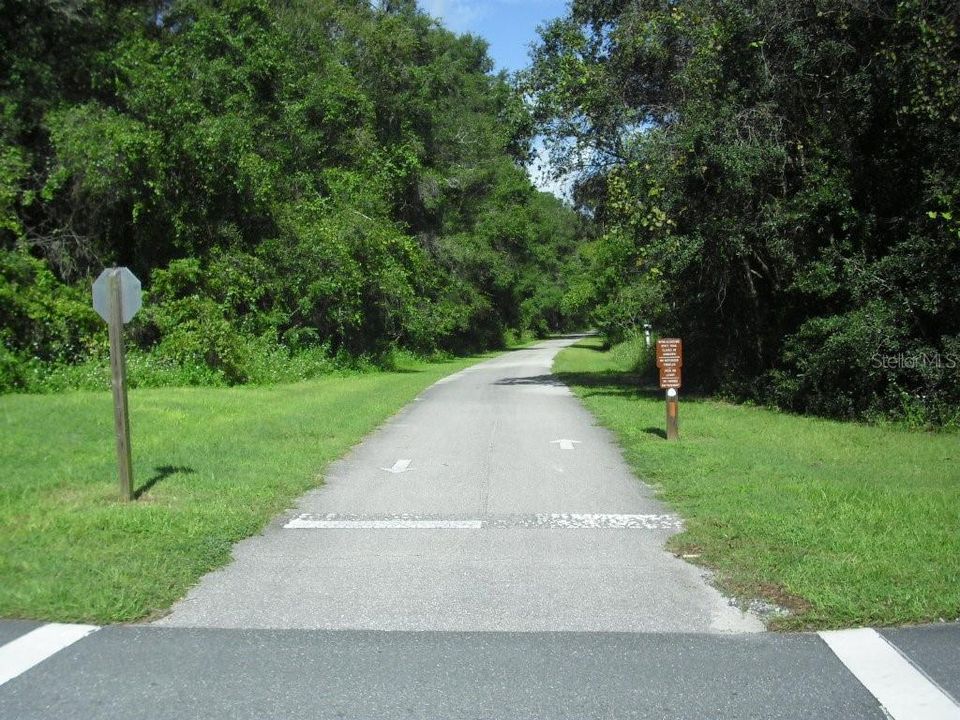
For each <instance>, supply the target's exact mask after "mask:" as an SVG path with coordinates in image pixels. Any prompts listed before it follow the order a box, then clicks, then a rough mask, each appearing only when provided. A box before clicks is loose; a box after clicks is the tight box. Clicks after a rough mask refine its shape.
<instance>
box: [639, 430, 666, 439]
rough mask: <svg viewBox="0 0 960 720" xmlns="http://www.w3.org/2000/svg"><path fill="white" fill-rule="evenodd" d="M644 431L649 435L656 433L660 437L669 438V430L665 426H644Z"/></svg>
mask: <svg viewBox="0 0 960 720" xmlns="http://www.w3.org/2000/svg"><path fill="white" fill-rule="evenodd" d="M643 431H644V432H645V433H647V434H649V435H656V436H657V437H658V438H663V439H664V440H666V439H667V431H666V430H664V429H663V428H658V427H648V428H644V429H643Z"/></svg>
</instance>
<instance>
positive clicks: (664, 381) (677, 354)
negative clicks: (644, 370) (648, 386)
mask: <svg viewBox="0 0 960 720" xmlns="http://www.w3.org/2000/svg"><path fill="white" fill-rule="evenodd" d="M657 367H658V368H660V387H661V388H663V389H667V388H679V387H680V381H681V378H680V374H681V373H680V368H682V367H683V342H682V341H681V340H680V339H679V338H660V339H659V340H657Z"/></svg>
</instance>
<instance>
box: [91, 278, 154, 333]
mask: <svg viewBox="0 0 960 720" xmlns="http://www.w3.org/2000/svg"><path fill="white" fill-rule="evenodd" d="M115 273H116V274H117V279H118V280H119V282H120V318H121V321H122V322H124V323H128V322H130V320H132V319H133V316H134V315H136V314H137V311H138V310H139V309H140V307H141V306H142V305H143V298H142V293H141V289H140V281H139V280H138V279H137V276H136V275H134V274H133V273H132V272H130V271H129V270H128V269H127V268H125V267H119V268H107V269H106V270H104V271H103V272H102V273H100V277H98V278H97V279H96V280H95V281H94V282H93V309H94V310H96V311H97V314H98V315H99V316H100V317H102V318H103V319H104V320H106V321H107V322H110V302H111V300H112V297H113V296H112V294H111V292H110V277H111V276H112V275H113V274H115Z"/></svg>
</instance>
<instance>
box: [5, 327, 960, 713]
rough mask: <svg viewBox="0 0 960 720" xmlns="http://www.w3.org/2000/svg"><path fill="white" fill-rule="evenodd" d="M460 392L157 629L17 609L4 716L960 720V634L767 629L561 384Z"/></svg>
mask: <svg viewBox="0 0 960 720" xmlns="http://www.w3.org/2000/svg"><path fill="white" fill-rule="evenodd" d="M569 342H572V340H569V339H568V340H552V341H548V342H545V343H541V344H540V345H538V346H536V347H534V348H531V349H525V350H518V351H514V352H510V353H506V354H504V355H503V356H501V357H498V358H496V359H494V360H490V361H487V362H484V363H481V364H479V365H476V366H474V367H472V368H469V369H467V370H464V371H462V372H460V373H458V374H456V375H454V376H452V377H450V378H447V379H445V380H442V381H441V382H440V383H438V384H436V385H434V386H433V387H431V388H430V389H428V390H427V391H425V392H424V393H423V394H422V395H421V396H420V397H419V398H418V399H417V401H415V402H414V403H412V404H411V405H410V406H409V407H408V408H407V409H405V410H404V411H403V412H401V413H400V414H398V415H397V416H396V417H394V418H393V419H392V420H391V421H390V422H388V423H387V424H386V425H385V426H384V427H382V428H381V429H380V430H378V431H377V432H375V433H374V434H372V435H371V436H370V437H368V438H367V439H366V440H364V441H363V442H362V443H361V444H360V445H358V446H357V447H356V448H354V450H353V451H352V452H351V453H350V454H349V455H348V456H347V457H346V458H344V459H343V460H342V461H340V462H338V463H336V464H334V465H333V466H332V467H331V468H330V469H329V471H328V473H327V477H326V484H325V485H324V486H323V487H321V488H320V489H318V490H316V491H314V492H311V493H308V494H307V495H306V496H304V497H303V498H301V499H300V500H299V502H298V505H297V507H295V508H292V509H291V510H290V511H289V512H287V513H284V514H283V515H282V516H281V517H279V518H277V519H276V521H275V522H273V523H272V524H271V525H270V526H269V527H268V528H267V529H266V530H265V532H264V533H263V534H261V535H259V536H257V537H254V538H251V539H249V540H246V541H244V542H242V543H240V544H239V545H238V546H237V547H236V548H235V553H234V561H233V563H232V564H230V565H229V566H228V567H226V568H224V569H223V570H220V571H217V572H214V573H211V574H209V575H208V576H206V577H205V578H204V579H203V580H202V581H201V582H200V583H199V584H198V585H197V586H196V587H195V588H194V589H193V590H192V591H191V592H190V593H189V594H188V595H187V597H186V598H184V599H183V600H182V601H181V602H180V603H178V604H177V605H175V606H174V608H173V610H172V612H171V613H170V614H169V615H168V616H166V617H165V618H162V619H161V620H159V621H158V622H156V623H154V624H153V625H150V626H113V627H106V628H96V627H92V626H77V625H56V624H49V625H43V624H40V623H31V622H23V621H6V622H4V621H0V718H2V719H3V720H7V719H8V718H10V719H14V718H16V719H18V720H19V719H23V720H32V719H34V718H37V719H39V718H54V719H55V718H70V719H71V720H73V719H74V718H125V719H126V718H130V719H134V718H158V719H159V718H205V719H207V718H210V719H214V718H237V719H243V718H258V719H259V718H301V717H309V718H390V719H392V718H436V719H438V720H440V719H444V720H448V719H451V718H651V719H653V718H664V719H670V718H676V719H678V720H679V719H688V718H689V719H690V720H694V719H698V720H699V719H701V718H710V719H725V718H730V719H731V720H732V719H734V718H737V719H741V718H777V719H779V718H796V719H798V720H799V719H801V718H804V719H805V718H839V719H843V720H859V719H860V718H877V719H881V718H893V719H894V720H960V705H958V703H957V701H956V698H958V697H960V625H957V624H942V625H937V626H930V627H924V628H910V629H900V630H889V631H882V632H877V631H874V630H871V629H857V630H849V631H839V632H825V633H820V634H792V635H784V634H773V633H765V632H762V630H763V624H762V622H761V621H760V619H759V618H758V617H756V616H754V615H752V614H751V613H749V612H743V611H742V610H741V609H739V608H738V607H736V606H735V605H734V604H733V603H731V602H730V601H729V600H728V599H726V598H724V597H723V596H721V595H720V593H718V592H717V591H716V589H714V588H713V587H712V586H711V585H710V583H709V577H707V576H706V575H705V574H704V573H703V572H702V571H701V570H700V569H698V568H696V567H695V566H693V565H690V564H688V563H686V562H684V561H682V560H681V559H678V558H676V557H674V556H673V555H672V554H670V553H669V552H667V551H665V550H664V543H665V541H666V539H667V538H668V537H669V536H670V535H671V534H673V533H675V532H678V531H679V529H680V528H681V524H680V521H679V519H678V518H677V517H676V516H675V515H673V514H672V513H671V512H670V510H669V509H668V508H666V507H664V506H663V505H662V504H660V503H659V502H657V501H656V500H655V499H654V497H653V492H652V490H651V489H650V488H649V487H647V486H645V485H644V484H642V483H641V482H639V481H638V480H636V479H635V478H634V477H633V476H632V475H631V474H630V472H629V470H628V469H627V467H626V466H625V464H624V461H623V459H622V457H621V455H620V452H619V450H618V448H617V447H616V445H615V444H614V443H613V441H612V439H611V437H610V435H609V434H608V433H607V432H606V431H604V430H603V429H601V428H599V427H597V426H596V425H595V423H594V421H593V419H592V417H591V416H590V415H589V414H588V413H587V412H586V411H585V410H584V409H583V408H582V407H581V406H580V404H579V403H578V401H577V400H576V399H575V398H573V397H572V396H571V394H570V392H569V391H568V389H567V388H566V387H564V386H563V385H562V384H560V383H558V382H557V381H556V379H555V378H554V377H552V376H551V375H550V372H549V369H550V366H551V363H552V359H553V356H554V355H555V354H556V352H557V351H558V350H559V349H560V348H562V347H563V346H564V345H566V344H568V343H569Z"/></svg>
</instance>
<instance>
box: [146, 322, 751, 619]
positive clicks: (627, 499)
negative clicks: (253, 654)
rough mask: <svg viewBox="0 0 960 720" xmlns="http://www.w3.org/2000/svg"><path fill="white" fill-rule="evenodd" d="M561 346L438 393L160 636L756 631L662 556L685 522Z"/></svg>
mask: <svg viewBox="0 0 960 720" xmlns="http://www.w3.org/2000/svg"><path fill="white" fill-rule="evenodd" d="M571 342H573V341H572V340H551V341H547V342H544V343H541V344H539V345H537V346H536V347H534V348H531V349H525V350H517V351H514V352H508V353H506V354H504V355H503V356H501V357H498V358H496V359H494V360H489V361H487V362H483V363H480V364H479V365H475V366H473V367H471V368H469V369H467V370H464V371H462V372H460V373H457V374H456V375H453V376H451V377H448V378H446V379H444V380H441V381H440V382H439V383H437V384H436V385H434V386H433V387H432V388H430V389H428V390H427V391H426V392H424V393H423V394H422V395H421V396H420V397H419V398H418V399H417V401H416V402H414V403H412V405H411V406H410V407H408V408H407V409H406V410H405V411H403V412H402V413H400V414H399V415H397V416H396V417H395V418H393V420H391V421H390V422H389V423H387V424H386V425H385V426H384V427H383V428H381V429H380V430H379V431H378V432H376V433H374V434H373V435H372V436H370V437H369V438H367V439H366V440H365V441H364V442H363V443H362V444H361V445H359V446H358V447H357V448H355V449H354V451H353V452H351V453H350V454H349V456H348V457H346V458H345V459H344V460H342V461H340V462H338V463H336V464H335V465H333V466H332V467H331V468H330V471H329V473H328V477H327V482H326V485H325V486H324V487H322V488H320V489H318V490H316V491H314V492H311V493H309V494H308V495H306V496H305V497H303V498H302V499H301V500H300V502H299V505H298V507H297V508H296V509H295V510H294V511H292V512H290V513H289V514H287V515H285V516H283V517H281V518H279V519H278V520H277V521H276V522H275V523H273V524H272V525H271V526H270V527H269V528H268V529H267V531H266V532H265V533H264V534H263V535H260V536H258V537H254V538H251V539H250V540H248V541H245V542H243V543H241V544H240V545H238V546H237V548H236V550H235V561H234V562H233V563H232V564H231V565H230V566H228V567H227V568H225V569H224V570H222V571H219V572H215V573H212V574H210V575H208V576H207V577H206V578H204V579H203V581H202V582H201V583H200V585H199V586H198V587H196V588H195V589H194V590H193V591H192V592H191V593H190V594H189V595H188V596H187V598H186V599H185V600H183V601H182V602H180V603H179V604H177V605H176V606H175V607H174V609H173V612H172V613H171V614H170V615H169V616H168V617H166V618H164V619H162V620H161V621H160V622H159V623H158V624H159V625H165V626H181V627H183V626H188V627H224V628H229V627H235V628H320V629H374V630H457V631H474V630H501V631H503V630H508V631H511V630H516V631H535V630H549V631H557V630H563V631H567V630H581V631H582V630H593V631H597V630H602V631H630V632H638V631H674V632H733V631H737V632H743V631H758V630H762V629H763V626H762V624H761V623H760V622H759V620H757V619H756V618H754V617H751V616H750V615H748V614H744V613H742V612H741V611H740V610H738V609H737V608H735V607H733V606H732V605H731V604H730V603H729V602H728V601H727V600H726V599H724V598H723V597H721V595H720V594H719V593H718V592H717V591H716V590H715V589H714V588H712V587H711V586H710V585H708V583H707V582H706V581H705V580H704V578H703V575H702V572H701V571H700V570H699V569H697V568H696V567H694V566H692V565H690V564H688V563H685V562H683V561H682V560H679V559H677V558H676V557H674V556H672V555H671V554H669V553H667V552H666V551H664V549H663V544H664V541H665V540H666V539H667V537H669V535H671V534H672V533H674V532H676V531H677V530H678V523H679V521H678V519H677V518H676V517H675V516H673V515H671V514H669V511H668V510H667V509H666V508H664V507H663V506H662V505H661V504H660V503H659V502H657V501H656V500H655V499H654V498H653V496H652V491H651V489H650V488H649V487H647V486H646V485H644V484H642V483H640V482H639V481H637V480H636V478H634V477H633V476H632V475H631V473H630V471H629V469H628V468H627V466H626V464H625V463H624V461H623V459H622V457H621V455H620V451H619V449H618V448H617V447H616V445H615V444H614V443H613V441H612V439H611V436H610V435H609V433H607V432H606V431H605V430H603V429H601V428H599V427H597V426H596V424H595V423H594V420H593V418H592V417H591V416H590V414H589V413H588V412H587V411H586V410H584V409H583V407H582V406H581V405H580V403H579V402H578V401H577V400H576V398H574V397H573V396H572V395H571V393H570V391H569V390H568V389H567V388H566V386H564V385H563V384H561V383H559V382H558V381H557V380H556V378H555V377H553V376H552V375H550V367H551V364H552V362H553V358H554V356H555V355H556V353H557V352H558V351H559V350H560V349H562V348H563V347H564V346H566V345H568V344H570V343H571ZM557 441H570V442H557ZM291 521H292V522H291ZM291 526H292V527H291Z"/></svg>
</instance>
